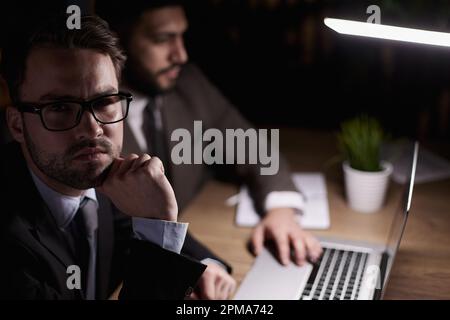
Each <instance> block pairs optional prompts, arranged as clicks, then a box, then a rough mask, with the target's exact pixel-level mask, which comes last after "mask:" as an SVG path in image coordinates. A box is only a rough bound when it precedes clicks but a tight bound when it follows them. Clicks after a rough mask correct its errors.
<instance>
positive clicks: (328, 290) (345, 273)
mask: <svg viewBox="0 0 450 320" xmlns="http://www.w3.org/2000/svg"><path fill="white" fill-rule="evenodd" d="M323 250H324V251H323V254H322V257H321V258H320V260H319V261H317V263H316V264H315V265H314V267H313V270H312V272H311V274H310V276H309V279H308V283H307V284H306V287H305V289H304V290H303V294H302V296H301V298H300V299H301V300H354V299H356V298H357V297H358V293H359V290H360V288H361V279H362V276H363V273H364V270H365V267H366V263H367V257H368V254H367V253H363V252H355V251H347V250H338V249H330V248H324V249H323Z"/></svg>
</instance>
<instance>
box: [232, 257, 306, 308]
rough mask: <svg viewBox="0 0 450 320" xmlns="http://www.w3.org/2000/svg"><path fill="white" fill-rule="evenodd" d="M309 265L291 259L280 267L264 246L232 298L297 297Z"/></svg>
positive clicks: (267, 298)
mask: <svg viewBox="0 0 450 320" xmlns="http://www.w3.org/2000/svg"><path fill="white" fill-rule="evenodd" d="M312 268H313V267H312V265H311V264H310V263H305V264H304V265H303V266H301V267H299V266H297V265H296V264H294V263H293V262H291V263H289V265H288V266H283V265H281V264H280V263H279V262H278V260H277V259H276V258H275V257H274V256H273V255H272V254H271V253H270V252H269V251H268V250H267V249H265V248H264V250H263V251H262V252H261V254H260V255H259V256H258V257H257V258H256V259H255V263H254V265H253V267H252V268H251V269H250V271H249V272H248V273H247V275H246V276H245V278H244V280H243V281H242V283H241V286H240V287H239V290H238V291H237V293H236V295H235V297H234V299H235V300H299V299H300V296H301V293H302V291H303V289H304V287H305V285H306V283H307V281H308V277H309V275H310V273H311V271H312Z"/></svg>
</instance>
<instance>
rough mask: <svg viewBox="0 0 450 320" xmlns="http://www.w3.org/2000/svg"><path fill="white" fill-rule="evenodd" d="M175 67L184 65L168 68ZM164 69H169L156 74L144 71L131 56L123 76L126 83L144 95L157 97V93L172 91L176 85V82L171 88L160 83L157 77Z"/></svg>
mask: <svg viewBox="0 0 450 320" xmlns="http://www.w3.org/2000/svg"><path fill="white" fill-rule="evenodd" d="M174 67H182V65H173V66H171V67H169V68H168V69H171V68H174ZM164 71H167V69H166V70H162V71H160V72H159V73H158V74H157V75H156V76H154V75H150V74H148V73H147V72H145V71H143V70H142V68H140V67H138V64H137V63H136V62H135V61H134V60H133V59H132V58H131V57H129V58H128V60H127V63H126V67H125V69H124V72H123V78H124V80H125V83H126V84H127V85H129V86H130V87H131V88H132V89H134V90H137V91H139V92H140V93H143V94H144V95H149V96H151V97H155V96H157V95H160V94H164V93H167V92H170V91H172V90H173V88H174V87H175V84H174V85H173V86H172V87H170V88H166V89H163V88H161V87H160V86H159V85H158V83H157V81H156V79H155V78H156V77H157V76H158V75H159V74H160V73H163V72H164Z"/></svg>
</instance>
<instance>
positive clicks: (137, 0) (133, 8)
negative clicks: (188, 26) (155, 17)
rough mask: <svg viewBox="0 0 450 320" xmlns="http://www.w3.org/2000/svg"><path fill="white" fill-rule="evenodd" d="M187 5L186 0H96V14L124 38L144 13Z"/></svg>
mask: <svg viewBox="0 0 450 320" xmlns="http://www.w3.org/2000/svg"><path fill="white" fill-rule="evenodd" d="M185 5H186V1H185V0H128V1H124V0H116V1H111V0H96V1H95V12H96V14H98V15H99V16H100V17H102V18H103V19H105V20H106V21H108V23H109V24H110V25H111V28H112V29H113V30H114V31H116V32H118V33H119V35H120V36H121V38H123V37H124V36H127V33H129V31H130V29H131V27H132V26H133V25H134V24H135V23H136V22H137V21H138V19H139V17H140V16H141V15H142V14H143V13H144V12H147V11H151V10H156V9H161V8H165V7H173V6H180V7H182V8H183V9H184V8H185Z"/></svg>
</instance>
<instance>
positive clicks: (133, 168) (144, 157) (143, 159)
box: [130, 153, 152, 171]
mask: <svg viewBox="0 0 450 320" xmlns="http://www.w3.org/2000/svg"><path fill="white" fill-rule="evenodd" d="M151 158H152V157H150V156H149V155H148V154H146V153H144V154H143V155H142V156H140V157H139V158H137V159H135V160H134V161H133V164H132V165H131V168H130V171H136V170H137V169H138V168H140V167H142V166H143V165H144V164H145V163H146V162H147V161H149V160H150V159H151Z"/></svg>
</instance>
